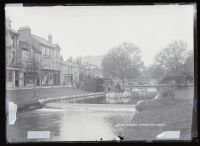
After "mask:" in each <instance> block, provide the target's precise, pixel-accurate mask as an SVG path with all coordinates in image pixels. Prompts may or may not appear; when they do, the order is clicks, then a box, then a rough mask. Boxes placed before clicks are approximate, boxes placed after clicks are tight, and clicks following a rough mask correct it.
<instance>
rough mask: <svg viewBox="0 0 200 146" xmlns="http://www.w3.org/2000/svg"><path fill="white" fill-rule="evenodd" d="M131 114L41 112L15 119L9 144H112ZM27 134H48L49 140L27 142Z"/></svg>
mask: <svg viewBox="0 0 200 146" xmlns="http://www.w3.org/2000/svg"><path fill="white" fill-rule="evenodd" d="M133 114H134V112H100V111H99V112H98V111H66V110H58V109H40V110H36V111H32V112H27V113H22V114H19V115H18V116H17V120H16V123H15V125H14V126H8V127H7V129H8V137H9V141H20V142H21V141H96V140H97V141H98V140H100V139H102V140H112V139H114V138H115V137H116V135H120V133H122V132H123V129H119V128H118V127H116V125H117V124H127V123H129V122H130V120H131V119H132V118H133ZM27 131H50V132H51V134H50V139H38V140H33V139H32V140H30V139H29V140H27Z"/></svg>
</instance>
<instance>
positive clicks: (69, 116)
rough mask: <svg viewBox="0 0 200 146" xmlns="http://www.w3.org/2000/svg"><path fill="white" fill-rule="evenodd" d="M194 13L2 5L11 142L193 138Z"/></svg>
mask: <svg viewBox="0 0 200 146" xmlns="http://www.w3.org/2000/svg"><path fill="white" fill-rule="evenodd" d="M195 14H196V5H195V3H194V4H193V3H188V4H187V3H186V4H178V3H177V4H155V5H142V4H141V5H51V6H50V5H46V6H44V5H42V6H41V5H23V4H22V3H8V4H6V5H5V41H6V44H5V58H6V61H5V73H6V79H5V81H6V83H5V86H6V91H5V93H6V96H5V98H6V141H7V142H8V143H27V142H70V141H73V142H80V141H85V142H101V141H102V142H108V141H109V142H121V141H125V142H131V141H165V140H169V141H170V140H172V141H173V140H176V141H182V140H185V141H190V140H192V120H193V105H194V104H196V103H194V101H193V100H194V81H195V78H194V50H195V43H194V42H195V41H194V40H195V35H194V26H195V21H194V18H195Z"/></svg>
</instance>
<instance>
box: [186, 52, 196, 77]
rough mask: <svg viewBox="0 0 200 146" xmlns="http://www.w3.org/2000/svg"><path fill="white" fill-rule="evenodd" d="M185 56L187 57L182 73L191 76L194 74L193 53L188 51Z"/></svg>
mask: <svg viewBox="0 0 200 146" xmlns="http://www.w3.org/2000/svg"><path fill="white" fill-rule="evenodd" d="M187 55H188V57H187V58H186V61H185V64H184V72H186V73H189V74H191V75H193V74H194V53H193V51H191V50H190V51H189V52H188V54H187Z"/></svg>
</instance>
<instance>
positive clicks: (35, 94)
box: [33, 74, 37, 97]
mask: <svg viewBox="0 0 200 146" xmlns="http://www.w3.org/2000/svg"><path fill="white" fill-rule="evenodd" d="M33 80H34V87H33V96H34V97H37V91H36V74H34V79H33Z"/></svg>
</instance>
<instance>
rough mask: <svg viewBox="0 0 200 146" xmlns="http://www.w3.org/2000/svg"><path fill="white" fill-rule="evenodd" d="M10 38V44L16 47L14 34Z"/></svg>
mask: <svg viewBox="0 0 200 146" xmlns="http://www.w3.org/2000/svg"><path fill="white" fill-rule="evenodd" d="M11 38H12V46H14V47H16V38H15V37H14V36H12V37H11Z"/></svg>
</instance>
